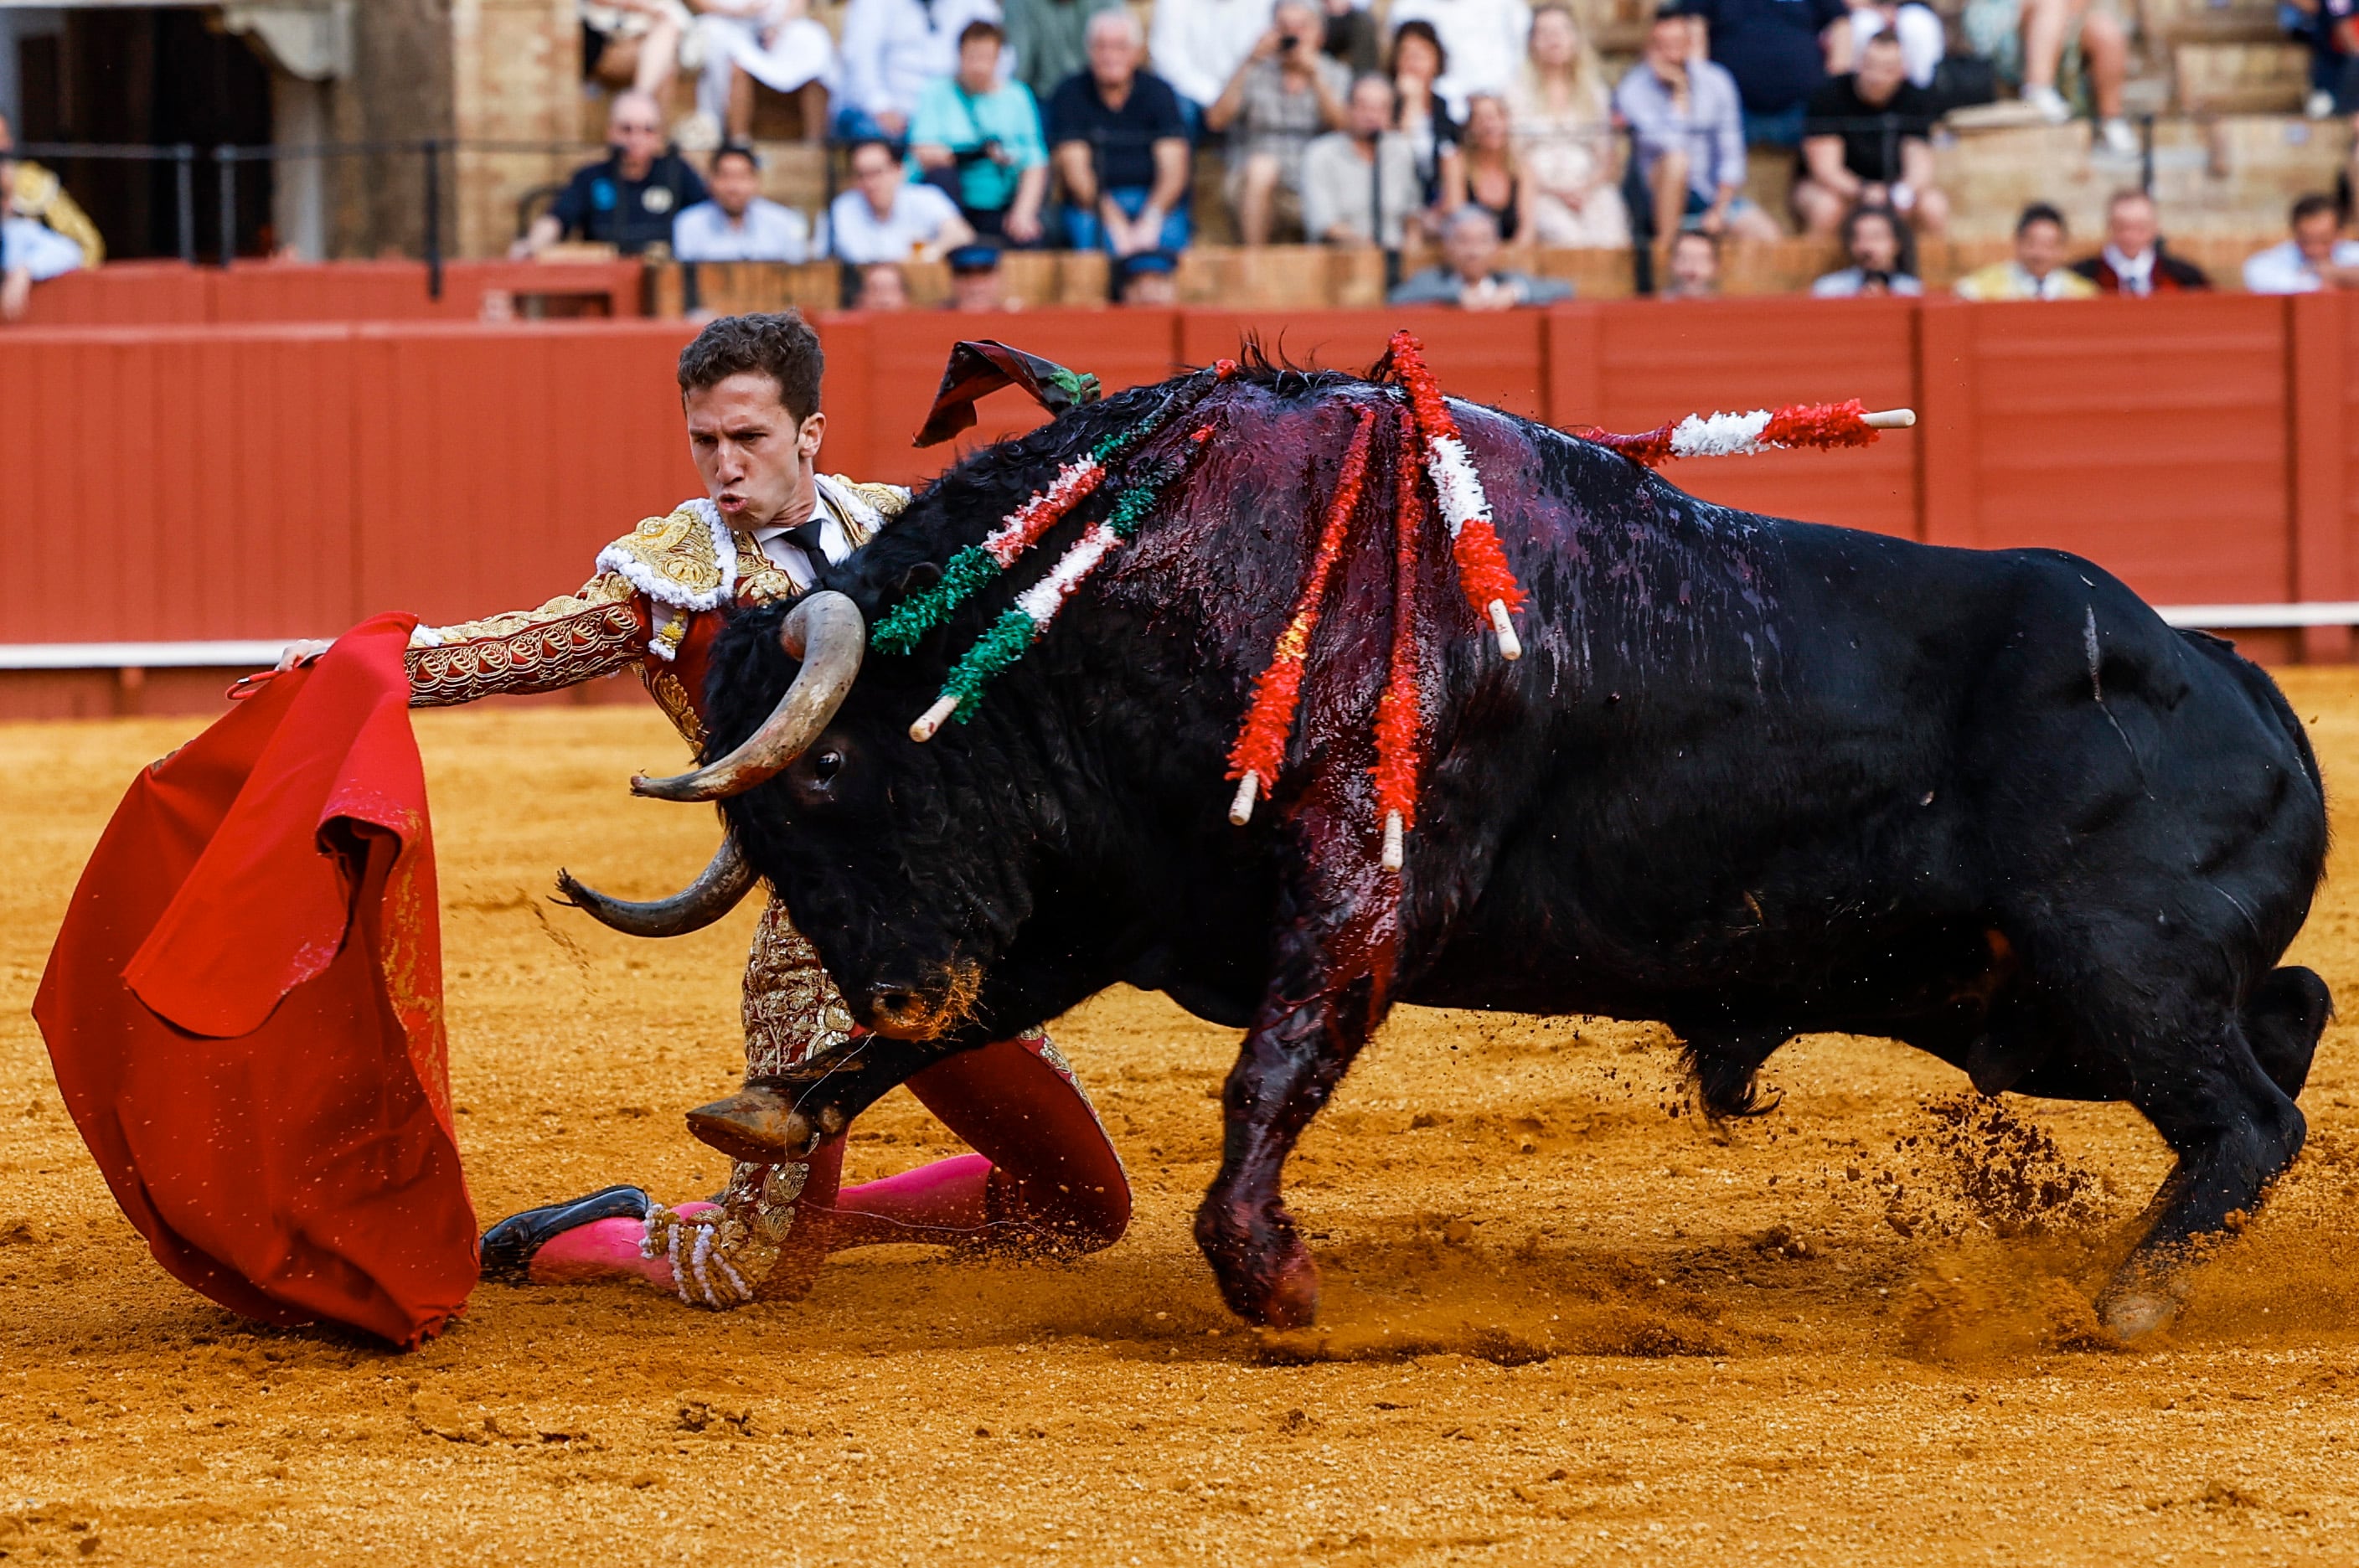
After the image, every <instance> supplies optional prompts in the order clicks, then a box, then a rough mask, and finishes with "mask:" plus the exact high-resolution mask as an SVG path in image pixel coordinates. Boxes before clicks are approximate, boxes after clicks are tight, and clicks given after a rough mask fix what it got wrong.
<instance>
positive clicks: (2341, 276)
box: [2245, 195, 2359, 294]
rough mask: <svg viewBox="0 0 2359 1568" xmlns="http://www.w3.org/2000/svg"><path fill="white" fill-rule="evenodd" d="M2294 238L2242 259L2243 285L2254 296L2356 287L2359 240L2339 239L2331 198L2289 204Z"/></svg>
mask: <svg viewBox="0 0 2359 1568" xmlns="http://www.w3.org/2000/svg"><path fill="white" fill-rule="evenodd" d="M2292 223H2293V237H2292V238H2291V239H2289V240H2287V241H2285V242H2284V243H2283V244H2281V245H2271V246H2270V247H2269V248H2268V249H2267V250H2265V251H2262V252H2260V253H2259V254H2258V255H2256V256H2248V257H2246V258H2245V288H2246V289H2249V290H2250V291H2251V292H2253V293H2255V294H2315V293H2318V292H2319V291H2320V290H2321V289H2359V240H2346V239H2344V238H2343V220H2342V217H2341V215H2340V214H2338V213H2337V212H2335V210H2334V198H2332V196H2318V195H2311V196H2305V197H2303V198H2302V199H2301V200H2300V201H2296V202H2295V203H2294V204H2293V218H2292Z"/></svg>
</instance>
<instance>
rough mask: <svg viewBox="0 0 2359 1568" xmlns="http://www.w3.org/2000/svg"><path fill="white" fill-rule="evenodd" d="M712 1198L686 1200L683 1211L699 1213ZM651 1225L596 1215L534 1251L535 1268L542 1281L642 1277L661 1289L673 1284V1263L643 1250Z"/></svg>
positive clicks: (537, 1281)
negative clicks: (642, 1241) (643, 1254)
mask: <svg viewBox="0 0 2359 1568" xmlns="http://www.w3.org/2000/svg"><path fill="white" fill-rule="evenodd" d="M709 1208H712V1204H711V1203H682V1204H680V1205H679V1208H677V1209H676V1210H674V1211H673V1212H674V1213H676V1214H682V1215H687V1214H702V1213H703V1212H704V1211H705V1210H707V1209H709ZM646 1235H647V1226H645V1225H642V1224H640V1223H639V1222H638V1221H637V1220H633V1219H619V1218H618V1219H611V1220H596V1221H593V1222H592V1223H591V1224H589V1225H575V1226H574V1227H573V1228H572V1229H571V1230H565V1231H560V1232H558V1233H557V1234H556V1235H555V1236H550V1237H549V1239H548V1240H547V1241H545V1242H543V1243H542V1244H541V1247H540V1250H539V1251H538V1252H536V1253H534V1254H533V1255H532V1267H531V1274H532V1279H533V1283H535V1284H537V1285H575V1284H582V1283H584V1282H587V1281H591V1280H603V1279H645V1280H646V1281H647V1283H648V1284H650V1285H653V1286H654V1287H655V1288H656V1289H657V1290H670V1289H671V1288H672V1283H671V1264H670V1262H669V1260H667V1259H665V1258H642V1257H640V1256H639V1241H640V1239H641V1238H642V1237H643V1236H646Z"/></svg>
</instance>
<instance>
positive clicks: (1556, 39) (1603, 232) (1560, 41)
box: [1507, 0, 1630, 245]
mask: <svg viewBox="0 0 2359 1568" xmlns="http://www.w3.org/2000/svg"><path fill="white" fill-rule="evenodd" d="M1507 103H1508V107H1509V108H1510V109H1511V110H1512V111H1513V112H1514V118H1515V137H1516V149H1517V158H1519V159H1520V160H1521V162H1522V163H1523V166H1524V169H1525V171H1526V173H1527V176H1528V177H1529V178H1528V184H1529V193H1530V197H1531V232H1532V235H1533V237H1534V238H1536V239H1538V241H1539V242H1540V244H1542V245H1628V244H1629V243H1630V214H1629V212H1628V210H1627V209H1625V207H1624V206H1623V204H1622V192H1621V190H1620V189H1619V187H1618V186H1617V184H1616V183H1615V180H1614V140H1615V138H1614V130H1613V124H1612V120H1611V118H1610V114H1611V111H1610V108H1609V106H1608V104H1607V103H1606V101H1605V83H1604V82H1603V68H1602V67H1601V66H1599V64H1598V63H1597V51H1596V50H1595V49H1592V48H1590V47H1589V40H1588V39H1587V38H1583V37H1582V33H1581V24H1580V23H1579V22H1578V21H1576V20H1575V19H1574V17H1573V15H1572V8H1571V6H1570V5H1567V4H1565V0H1542V3H1541V4H1540V5H1538V6H1537V7H1535V8H1534V10H1533V11H1532V36H1531V47H1530V58H1529V59H1527V60H1526V61H1525V63H1524V74H1523V80H1521V81H1520V82H1517V84H1516V90H1515V92H1514V93H1513V94H1511V95H1510V96H1509V98H1508V100H1507Z"/></svg>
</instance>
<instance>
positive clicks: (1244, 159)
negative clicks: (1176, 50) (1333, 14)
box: [1204, 0, 1352, 245]
mask: <svg viewBox="0 0 2359 1568" xmlns="http://www.w3.org/2000/svg"><path fill="white" fill-rule="evenodd" d="M1324 27H1325V24H1324V23H1322V22H1321V19H1320V15H1319V10H1318V7H1317V6H1315V5H1312V4H1311V3H1310V0H1277V5H1276V6H1274V7H1272V9H1271V12H1270V27H1269V30H1268V31H1267V32H1266V33H1264V34H1263V35H1262V36H1261V38H1259V39H1258V40H1257V41H1256V43H1255V44H1254V47H1253V51H1252V52H1251V53H1250V54H1248V55H1246V56H1245V60H1244V61H1243V62H1242V63H1241V64H1239V65H1238V67H1237V69H1236V71H1234V73H1233V74H1232V75H1231V76H1230V77H1229V80H1228V84H1227V85H1226V86H1224V87H1223V88H1222V89H1221V95H1220V96H1219V97H1218V98H1215V99H1214V100H1212V103H1211V104H1210V105H1209V106H1208V107H1207V108H1206V109H1205V110H1204V128H1205V129H1207V130H1210V131H1214V132H1222V133H1225V134H1226V135H1227V136H1228V138H1229V174H1228V182H1227V193H1228V198H1229V205H1230V208H1231V209H1232V210H1233V211H1234V212H1235V213H1236V215H1237V236H1238V237H1239V238H1240V239H1242V240H1243V241H1244V242H1245V244H1247V245H1267V244H1268V243H1269V242H1270V239H1271V237H1272V234H1273V233H1274V232H1275V231H1276V230H1277V228H1278V227H1280V226H1284V227H1286V228H1288V229H1289V230H1291V229H1294V228H1299V226H1300V223H1301V218H1302V153H1303V149H1304V148H1306V147H1309V146H1310V138H1311V137H1313V136H1318V135H1320V134H1321V133H1322V132H1326V131H1332V130H1334V129H1335V128H1336V127H1338V126H1340V125H1343V99H1344V97H1345V95H1346V94H1348V93H1350V92H1351V90H1352V78H1351V75H1350V73H1348V72H1347V71H1344V69H1343V67H1342V66H1340V65H1338V64H1336V63H1335V61H1333V60H1329V59H1328V58H1327V57H1326V56H1325V55H1323V54H1321V53H1320V52H1319V40H1320V38H1321V36H1322V34H1323V32H1324Z"/></svg>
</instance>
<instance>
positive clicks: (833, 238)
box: [827, 140, 974, 267]
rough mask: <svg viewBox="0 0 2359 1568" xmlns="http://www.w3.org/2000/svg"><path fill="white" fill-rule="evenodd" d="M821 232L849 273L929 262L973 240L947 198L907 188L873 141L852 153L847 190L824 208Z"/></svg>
mask: <svg viewBox="0 0 2359 1568" xmlns="http://www.w3.org/2000/svg"><path fill="white" fill-rule="evenodd" d="M827 230H828V245H829V246H830V248H832V250H833V251H834V252H835V256H836V259H837V260H839V261H848V262H850V263H852V264H853V266H854V267H867V266H870V265H873V264H875V263H877V262H886V261H889V262H904V261H908V260H909V259H911V258H912V257H917V258H919V259H922V260H926V261H931V260H933V259H935V258H936V257H938V256H941V255H943V254H944V253H945V252H948V251H952V250H955V249H957V248H958V247H959V246H960V245H967V244H970V243H972V242H973V239H974V230H973V229H972V228H970V227H968V226H967V221H966V220H965V219H964V218H962V217H960V216H959V210H958V207H957V205H956V204H955V203H954V202H952V201H951V199H950V198H949V197H947V196H945V195H943V194H942V193H941V192H940V191H937V190H935V189H934V188H933V187H932V186H930V185H912V184H910V183H909V182H908V180H905V179H903V178H902V175H901V160H900V159H899V158H896V157H894V156H893V149H892V148H891V147H887V146H886V145H885V143H883V142H881V141H873V140H872V141H864V142H862V143H860V144H859V145H858V146H856V147H853V149H852V189H851V190H849V191H844V192H843V193H842V194H841V195H839V196H837V197H836V199H835V200H834V201H833V202H832V203H830V205H829V207H828V209H827Z"/></svg>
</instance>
